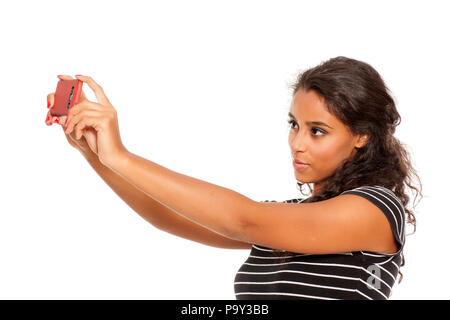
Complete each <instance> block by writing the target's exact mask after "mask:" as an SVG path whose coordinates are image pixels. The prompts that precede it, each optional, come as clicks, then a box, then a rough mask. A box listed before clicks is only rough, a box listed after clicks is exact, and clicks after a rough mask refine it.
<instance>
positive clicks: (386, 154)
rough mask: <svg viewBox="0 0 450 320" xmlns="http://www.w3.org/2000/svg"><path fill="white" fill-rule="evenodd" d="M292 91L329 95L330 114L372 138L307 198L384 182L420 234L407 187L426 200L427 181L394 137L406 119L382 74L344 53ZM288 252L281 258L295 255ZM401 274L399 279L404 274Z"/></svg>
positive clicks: (303, 74) (312, 72)
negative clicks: (423, 185) (423, 184)
mask: <svg viewBox="0 0 450 320" xmlns="http://www.w3.org/2000/svg"><path fill="white" fill-rule="evenodd" d="M292 89H293V93H292V96H294V95H295V94H296V92H297V91H298V90H299V89H302V90H304V91H305V92H308V91H309V90H314V91H315V92H316V93H317V94H319V95H320V96H321V97H323V98H324V100H325V104H326V107H327V110H328V112H330V113H331V114H333V115H335V116H336V117H337V118H338V119H339V120H340V121H342V122H343V123H344V124H345V125H346V126H348V127H349V129H350V130H351V132H352V133H353V134H355V135H357V134H361V135H365V134H368V135H369V137H370V138H369V141H368V142H367V143H366V144H365V145H364V146H363V147H361V148H359V149H357V152H356V153H355V155H354V156H353V157H349V158H348V159H346V161H345V162H343V163H342V165H341V166H340V167H338V168H337V169H336V170H335V171H334V173H333V174H331V175H330V176H328V177H327V178H326V179H324V180H323V181H320V182H321V188H320V193H319V194H314V195H312V196H311V197H309V198H307V199H306V200H305V201H303V202H309V203H310V202H316V201H322V200H326V199H329V198H332V197H335V196H338V195H339V194H341V193H342V192H344V191H345V190H349V189H353V188H357V187H360V186H364V185H381V186H384V187H386V188H388V189H390V190H392V191H393V192H394V193H395V195H396V196H397V198H398V199H399V200H400V201H401V202H402V204H403V207H404V209H405V213H407V223H409V224H412V225H413V226H414V232H413V233H415V232H416V217H415V215H414V213H413V211H412V210H411V209H409V208H407V205H408V203H409V200H410V198H409V196H408V195H407V194H406V192H405V186H407V187H408V188H410V189H414V190H415V191H416V196H415V198H414V200H415V199H416V198H417V195H418V194H420V196H421V198H423V196H422V184H421V181H420V178H419V176H418V175H417V172H416V170H415V169H414V168H413V166H412V164H411V159H410V155H409V153H408V151H407V150H406V146H405V145H404V144H403V143H402V142H400V141H399V140H398V139H397V138H396V137H394V132H395V128H396V126H398V125H399V124H400V122H401V117H400V114H399V113H398V111H397V108H396V106H395V102H394V99H393V98H392V95H391V93H390V90H389V89H388V88H387V86H386V85H385V83H384V81H383V79H382V78H381V76H380V75H379V74H378V72H377V71H376V70H375V69H374V68H373V67H372V66H370V65H369V64H367V63H365V62H362V61H358V60H355V59H351V58H347V57H343V56H339V57H335V58H331V59H329V60H327V61H324V62H322V63H320V64H319V65H317V66H315V67H313V68H310V69H307V70H306V71H302V72H300V74H299V75H298V76H297V79H296V82H295V83H294V84H293V85H292ZM412 176H415V177H416V179H417V180H418V185H419V187H420V191H419V190H418V189H417V188H416V187H415V186H414V185H413V184H412ZM316 183H317V182H316ZM305 184H306V185H307V186H308V188H309V192H310V193H311V192H312V188H311V186H310V185H309V183H301V182H299V181H297V186H298V187H299V190H300V192H301V193H302V194H303V195H307V194H305V193H304V192H303V186H304V185H305ZM322 184H323V187H322ZM415 207H416V205H414V208H415ZM276 252H278V253H279V252H280V251H278V250H276ZM283 252H284V254H282V255H280V256H281V257H284V256H287V255H290V254H292V252H287V251H283ZM401 257H402V262H401V264H400V266H404V265H405V258H404V255H403V251H402V255H401ZM283 261H284V259H283ZM399 273H400V279H399V283H400V282H401V280H402V278H403V274H402V273H401V272H400V271H399Z"/></svg>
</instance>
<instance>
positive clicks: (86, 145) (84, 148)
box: [45, 75, 97, 154]
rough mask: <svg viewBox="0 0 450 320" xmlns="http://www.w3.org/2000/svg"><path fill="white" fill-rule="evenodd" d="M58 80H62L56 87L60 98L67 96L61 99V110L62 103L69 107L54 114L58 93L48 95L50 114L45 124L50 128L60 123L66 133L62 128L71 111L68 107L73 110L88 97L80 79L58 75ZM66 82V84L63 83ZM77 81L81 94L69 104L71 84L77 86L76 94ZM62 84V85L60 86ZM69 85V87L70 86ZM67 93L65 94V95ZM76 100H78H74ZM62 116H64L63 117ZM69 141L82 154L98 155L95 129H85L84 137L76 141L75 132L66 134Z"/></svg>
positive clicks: (75, 95) (74, 95)
mask: <svg viewBox="0 0 450 320" xmlns="http://www.w3.org/2000/svg"><path fill="white" fill-rule="evenodd" d="M58 78H59V79H60V81H59V82H58V85H57V87H56V91H57V92H58V91H59V93H58V97H64V96H66V98H67V99H66V98H63V99H59V100H60V102H59V105H60V107H59V108H60V109H61V105H63V103H61V100H62V101H66V102H67V105H66V107H65V108H64V107H63V108H62V109H66V110H65V111H61V110H60V111H59V112H58V111H56V112H53V109H54V108H56V104H57V98H56V94H57V92H54V93H50V94H48V95H47V107H48V108H49V110H48V112H47V118H46V121H45V123H46V124H47V125H48V126H49V125H52V124H53V123H59V124H60V125H61V128H62V130H63V132H64V127H63V126H62V125H63V124H64V122H65V121H66V119H67V112H68V111H69V110H68V109H67V106H68V107H69V108H71V107H72V106H74V105H75V104H77V103H79V102H81V101H82V100H84V99H86V96H85V95H84V93H83V91H82V90H81V86H82V84H83V81H81V80H78V79H73V78H72V77H71V76H69V75H58ZM61 81H64V82H61ZM76 81H79V82H81V84H80V87H79V88H80V89H79V92H80V93H79V94H78V93H76V94H73V97H72V99H71V101H70V104H69V100H70V99H69V98H70V91H72V87H71V85H70V83H74V84H75V88H74V92H76V91H75V89H76ZM60 83H61V84H60ZM68 84H69V85H68ZM63 92H65V93H63ZM74 98H77V99H76V100H74ZM61 114H62V115H61ZM65 136H66V138H67V141H68V142H69V144H70V145H71V146H72V147H74V148H75V149H78V150H79V151H80V152H81V153H83V154H87V153H91V152H92V153H95V154H97V133H96V131H95V130H94V129H93V128H85V129H84V130H83V137H82V138H81V139H78V140H77V139H75V132H73V133H71V134H65Z"/></svg>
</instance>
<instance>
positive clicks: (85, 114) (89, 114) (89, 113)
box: [65, 110, 100, 134]
mask: <svg viewBox="0 0 450 320" xmlns="http://www.w3.org/2000/svg"><path fill="white" fill-rule="evenodd" d="M93 117H95V118H97V117H100V112H99V111H97V110H82V111H80V112H79V113H77V114H76V115H74V116H73V117H70V116H69V118H68V121H67V125H66V131H65V132H66V133H67V134H70V133H71V132H72V131H73V130H74V128H75V126H76V125H77V124H78V123H79V122H81V121H82V120H83V119H84V118H93Z"/></svg>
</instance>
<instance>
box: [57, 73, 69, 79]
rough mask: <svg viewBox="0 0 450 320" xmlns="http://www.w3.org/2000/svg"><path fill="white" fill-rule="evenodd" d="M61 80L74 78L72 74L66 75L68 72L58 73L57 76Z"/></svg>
mask: <svg viewBox="0 0 450 320" xmlns="http://www.w3.org/2000/svg"><path fill="white" fill-rule="evenodd" d="M57 77H58V78H59V79H61V80H73V77H72V76H69V75H66V74H58V76H57Z"/></svg>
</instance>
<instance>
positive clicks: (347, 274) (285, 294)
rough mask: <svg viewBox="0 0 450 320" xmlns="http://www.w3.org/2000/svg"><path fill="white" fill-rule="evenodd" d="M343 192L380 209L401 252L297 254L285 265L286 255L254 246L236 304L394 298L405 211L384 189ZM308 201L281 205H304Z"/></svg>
mask: <svg viewBox="0 0 450 320" xmlns="http://www.w3.org/2000/svg"><path fill="white" fill-rule="evenodd" d="M341 194H355V195H359V196H361V197H364V198H365V199H367V200H369V201H370V202H372V203H373V204H375V205H376V206H377V207H378V208H380V209H381V211H382V212H383V213H384V214H385V215H386V217H387V219H388V221H389V224H390V226H391V228H392V231H393V232H394V236H395V240H396V241H397V243H398V244H399V249H398V251H397V252H395V253H392V254H380V253H376V252H370V251H353V252H344V253H335V254H302V253H295V254H291V255H289V256H288V257H285V258H284V259H285V260H284V262H282V260H281V258H283V257H281V256H280V254H279V253H278V252H275V250H273V249H271V248H268V247H264V246H261V245H258V244H253V245H252V249H251V251H250V255H249V257H248V259H247V260H246V261H245V262H244V264H242V266H241V267H240V268H239V270H238V272H237V274H236V276H235V279H234V291H235V295H236V299H237V300H244V299H247V300H249V299H308V300H309V299H314V300H315V299H320V300H336V299H346V300H350V299H351V300H355V299H368V300H387V299H388V298H389V297H390V296H391V293H392V287H393V286H394V284H395V281H396V279H397V275H398V271H399V266H400V263H401V253H402V251H403V247H404V244H405V211H404V208H403V206H402V204H401V202H400V201H399V199H398V198H397V197H396V196H395V194H394V193H393V192H392V191H391V190H389V189H387V188H385V187H383V186H379V185H375V186H362V187H358V188H354V189H351V190H346V191H344V192H342V193H341ZM304 200H305V199H301V198H299V199H290V200H285V201H282V202H285V203H300V202H302V201H304ZM261 202H277V201H274V200H264V201H261Z"/></svg>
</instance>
